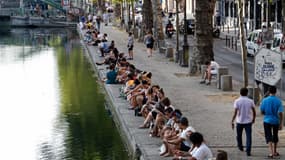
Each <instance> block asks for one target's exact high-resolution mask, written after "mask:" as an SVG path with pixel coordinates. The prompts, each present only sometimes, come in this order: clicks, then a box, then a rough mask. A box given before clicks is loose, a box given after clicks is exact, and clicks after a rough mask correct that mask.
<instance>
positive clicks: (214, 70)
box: [200, 61, 220, 85]
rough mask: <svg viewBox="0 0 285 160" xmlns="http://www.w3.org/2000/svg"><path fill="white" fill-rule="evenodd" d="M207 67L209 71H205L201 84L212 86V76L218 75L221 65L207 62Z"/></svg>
mask: <svg viewBox="0 0 285 160" xmlns="http://www.w3.org/2000/svg"><path fill="white" fill-rule="evenodd" d="M205 65H206V66H207V69H206V70H205V73H203V76H202V78H203V80H202V81H201V82H200V83H201V84H203V83H205V84H206V85H210V84H211V80H212V75H217V74H218V68H219V67H220V65H219V64H218V63H217V62H215V61H211V62H210V61H206V62H205Z"/></svg>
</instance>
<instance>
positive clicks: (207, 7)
mask: <svg viewBox="0 0 285 160" xmlns="http://www.w3.org/2000/svg"><path fill="white" fill-rule="evenodd" d="M196 3H197V4H196V10H195V14H196V16H195V17H196V25H195V39H194V47H193V54H192V55H191V59H190V65H189V66H190V74H191V75H195V74H197V73H198V72H199V71H200V66H201V65H202V64H205V62H206V61H211V60H214V53H213V35H212V34H213V20H212V17H213V13H214V8H215V4H216V0H199V1H196Z"/></svg>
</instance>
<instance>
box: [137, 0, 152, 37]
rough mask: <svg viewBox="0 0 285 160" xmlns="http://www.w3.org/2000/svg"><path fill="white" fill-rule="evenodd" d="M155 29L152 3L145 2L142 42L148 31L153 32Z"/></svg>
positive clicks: (143, 7) (148, 0) (145, 0)
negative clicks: (153, 28)
mask: <svg viewBox="0 0 285 160" xmlns="http://www.w3.org/2000/svg"><path fill="white" fill-rule="evenodd" d="M152 27H153V13H152V3H151V0H144V2H143V6H142V25H141V35H140V40H141V41H142V40H143V37H144V35H145V33H146V32H147V31H151V30H152Z"/></svg>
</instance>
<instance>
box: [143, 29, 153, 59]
mask: <svg viewBox="0 0 285 160" xmlns="http://www.w3.org/2000/svg"><path fill="white" fill-rule="evenodd" d="M144 42H145V45H146V49H147V54H148V56H147V57H152V49H153V44H154V38H153V35H152V33H151V31H149V32H148V33H147V35H146V36H145V38H144Z"/></svg>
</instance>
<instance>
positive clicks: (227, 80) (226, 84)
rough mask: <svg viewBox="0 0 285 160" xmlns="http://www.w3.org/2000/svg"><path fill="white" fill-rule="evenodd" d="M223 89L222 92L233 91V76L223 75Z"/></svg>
mask: <svg viewBox="0 0 285 160" xmlns="http://www.w3.org/2000/svg"><path fill="white" fill-rule="evenodd" d="M221 89H222V91H232V90H233V84H232V76H231V75H222V76H221Z"/></svg>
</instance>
